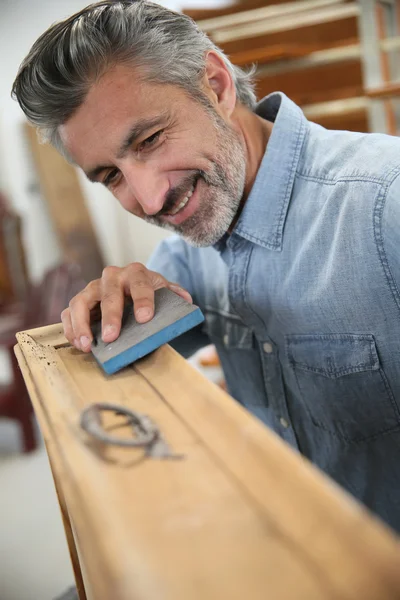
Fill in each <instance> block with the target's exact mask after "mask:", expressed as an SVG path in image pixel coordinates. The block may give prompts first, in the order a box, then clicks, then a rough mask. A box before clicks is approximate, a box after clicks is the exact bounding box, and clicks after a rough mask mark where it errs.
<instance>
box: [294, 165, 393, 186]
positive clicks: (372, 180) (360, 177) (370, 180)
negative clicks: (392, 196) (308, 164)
mask: <svg viewBox="0 0 400 600" xmlns="http://www.w3.org/2000/svg"><path fill="white" fill-rule="evenodd" d="M396 168H397V167H396ZM297 176H298V177H299V178H300V179H305V180H306V181H316V182H318V183H325V184H326V185H335V184H336V183H339V182H342V181H358V182H360V183H379V184H380V185H387V184H388V181H387V179H388V177H386V178H384V179H383V178H382V177H371V176H367V175H365V176H364V175H340V176H338V177H337V178H334V179H330V178H328V177H322V176H317V175H306V174H305V173H299V172H298V173H297ZM390 183H391V182H390Z"/></svg>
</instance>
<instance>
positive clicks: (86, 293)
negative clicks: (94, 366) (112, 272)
mask: <svg viewBox="0 0 400 600" xmlns="http://www.w3.org/2000/svg"><path fill="white" fill-rule="evenodd" d="M99 300H100V280H99V279H96V280H95V281H92V282H91V283H89V284H88V285H87V286H86V288H85V289H84V290H83V291H82V292H80V293H79V294H77V295H76V296H75V297H74V298H72V300H71V302H70V305H69V314H70V319H71V325H72V330H73V336H74V340H76V341H77V344H76V343H75V345H77V347H78V348H79V349H80V350H82V351H83V352H89V351H90V349H91V343H92V341H93V334H92V330H91V328H90V311H91V309H92V308H94V307H95V306H96V304H98V302H99Z"/></svg>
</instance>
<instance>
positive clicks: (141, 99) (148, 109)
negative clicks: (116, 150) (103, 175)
mask: <svg viewBox="0 0 400 600" xmlns="http://www.w3.org/2000/svg"><path fill="white" fill-rule="evenodd" d="M185 100H186V102H187V98H186V96H185V94H184V92H183V91H182V90H181V89H180V88H179V87H177V86H173V85H166V84H156V83H149V82H146V81H144V79H143V77H142V76H141V75H140V73H139V72H138V70H137V69H135V68H132V67H131V66H127V65H117V66H114V67H113V68H111V69H110V70H109V71H107V72H106V73H105V74H104V75H103V76H102V77H101V78H100V79H99V80H98V81H96V82H95V83H94V84H93V85H92V86H91V88H90V89H89V92H88V94H87V96H86V98H85V100H84V102H83V103H82V105H81V106H80V107H79V108H78V110H77V111H76V112H75V113H74V114H73V115H72V117H71V118H70V119H68V121H67V122H66V123H64V125H62V126H61V127H60V135H61V139H62V141H63V143H64V145H65V146H66V148H67V150H68V151H69V152H70V154H71V155H72V157H73V158H74V159H76V160H77V163H78V164H81V163H82V158H81V157H80V154H81V150H84V148H85V146H86V145H91V146H93V145H96V146H97V147H99V145H101V146H110V148H111V146H112V145H115V144H118V143H119V142H120V139H121V136H122V135H124V134H125V133H126V127H127V125H128V124H129V125H131V124H132V123H133V121H135V120H140V119H147V118H151V117H157V116H158V115H160V114H166V113H168V112H170V113H172V114H173V113H176V112H177V111H179V110H180V108H181V107H182V105H183V104H184V103H185Z"/></svg>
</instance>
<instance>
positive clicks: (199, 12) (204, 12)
mask: <svg viewBox="0 0 400 600" xmlns="http://www.w3.org/2000/svg"><path fill="white" fill-rule="evenodd" d="M290 1H291V0H239V1H238V0H236V2H234V1H232V4H229V5H228V6H224V7H221V8H184V9H183V10H182V12H183V13H184V14H185V15H187V16H188V17H191V18H192V19H194V20H195V21H201V20H205V19H214V18H218V17H222V16H225V15H231V14H234V13H236V12H243V11H244V10H245V9H248V8H259V7H260V6H268V5H270V4H285V3H286V2H290Z"/></svg>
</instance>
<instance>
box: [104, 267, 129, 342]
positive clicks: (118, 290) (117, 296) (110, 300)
mask: <svg viewBox="0 0 400 600" xmlns="http://www.w3.org/2000/svg"><path fill="white" fill-rule="evenodd" d="M121 272H122V269H120V268H119V267H106V268H105V269H104V271H103V275H102V279H101V315H102V318H101V329H102V339H103V341H104V342H105V343H108V344H109V343H110V342H113V341H114V340H116V339H117V337H118V336H119V334H120V331H121V321H122V313H123V310H124V287H123V284H122V281H121Z"/></svg>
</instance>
